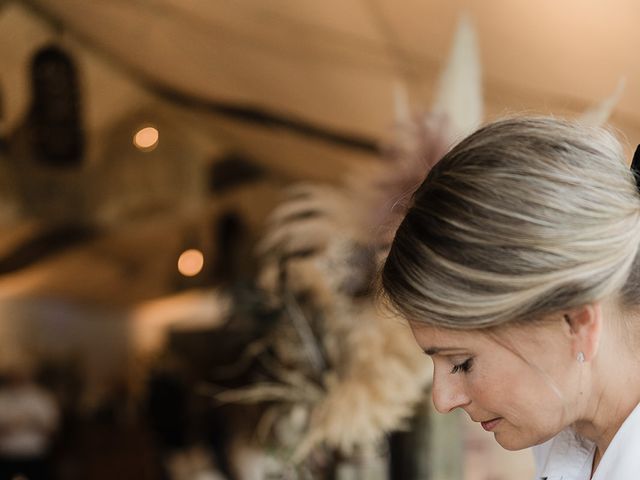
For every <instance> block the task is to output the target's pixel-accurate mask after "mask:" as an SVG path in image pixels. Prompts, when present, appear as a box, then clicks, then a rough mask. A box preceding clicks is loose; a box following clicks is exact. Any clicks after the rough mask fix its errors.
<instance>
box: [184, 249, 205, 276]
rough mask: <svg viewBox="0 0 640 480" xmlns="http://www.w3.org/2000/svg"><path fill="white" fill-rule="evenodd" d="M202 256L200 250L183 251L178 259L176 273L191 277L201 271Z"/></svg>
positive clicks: (202, 264)
mask: <svg viewBox="0 0 640 480" xmlns="http://www.w3.org/2000/svg"><path fill="white" fill-rule="evenodd" d="M203 266H204V255H203V254H202V252H201V251H200V250H196V249H194V248H191V249H189V250H185V251H184V252H182V254H181V255H180V258H179V259H178V271H179V272H180V273H181V274H182V275H184V276H185V277H193V276H195V275H197V274H198V273H200V272H201V271H202V267H203Z"/></svg>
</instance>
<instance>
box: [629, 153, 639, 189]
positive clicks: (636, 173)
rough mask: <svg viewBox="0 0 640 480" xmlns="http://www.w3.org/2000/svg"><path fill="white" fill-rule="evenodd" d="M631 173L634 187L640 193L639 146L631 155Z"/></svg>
mask: <svg viewBox="0 0 640 480" xmlns="http://www.w3.org/2000/svg"><path fill="white" fill-rule="evenodd" d="M631 171H632V172H633V175H634V176H635V177H636V187H637V189H638V191H640V145H638V147H637V148H636V153H634V154H633V160H631Z"/></svg>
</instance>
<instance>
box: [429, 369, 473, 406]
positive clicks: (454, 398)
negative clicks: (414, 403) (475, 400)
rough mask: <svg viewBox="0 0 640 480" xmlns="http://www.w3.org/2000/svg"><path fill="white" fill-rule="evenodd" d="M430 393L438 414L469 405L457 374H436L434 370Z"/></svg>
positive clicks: (467, 397) (469, 401)
mask: <svg viewBox="0 0 640 480" xmlns="http://www.w3.org/2000/svg"><path fill="white" fill-rule="evenodd" d="M431 392H432V395H433V405H434V407H435V409H436V410H437V411H438V412H439V413H449V412H450V411H452V410H454V409H456V408H458V407H464V406H466V405H468V404H469V403H471V399H470V398H469V396H468V395H467V393H466V391H465V388H464V385H463V382H462V380H461V377H460V375H457V374H454V375H452V374H449V372H444V373H440V374H438V372H437V369H436V372H434V375H433V385H432V388H431Z"/></svg>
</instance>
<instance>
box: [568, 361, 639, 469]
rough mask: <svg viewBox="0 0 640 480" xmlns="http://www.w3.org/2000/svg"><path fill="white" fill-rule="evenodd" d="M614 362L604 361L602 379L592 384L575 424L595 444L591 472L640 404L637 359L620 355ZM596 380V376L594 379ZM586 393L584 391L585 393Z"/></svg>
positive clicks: (576, 429) (577, 430)
mask: <svg viewBox="0 0 640 480" xmlns="http://www.w3.org/2000/svg"><path fill="white" fill-rule="evenodd" d="M612 363H614V365H606V362H603V363H602V364H601V365H600V366H601V367H603V368H602V370H603V372H601V374H600V375H599V376H598V377H599V378H601V379H603V380H602V381H601V382H598V383H594V385H593V386H592V388H591V391H590V392H589V395H588V396H587V397H586V398H585V405H584V409H583V410H582V411H583V412H584V413H583V415H581V417H580V420H578V421H577V422H575V423H574V430H575V431H576V432H577V433H578V434H579V435H580V436H582V437H584V438H587V439H589V440H591V441H592V442H594V443H595V445H596V453H595V456H594V462H593V463H594V465H593V471H594V472H595V470H596V468H597V466H598V464H599V463H600V459H601V458H602V456H603V455H604V453H605V451H606V450H607V448H608V447H609V445H610V444H611V441H612V440H613V437H614V436H615V435H616V433H617V432H618V430H619V429H620V427H621V426H622V424H623V423H624V421H625V420H626V419H627V417H628V416H629V414H630V413H631V412H632V411H633V410H634V409H635V408H636V406H637V405H638V403H640V380H639V379H638V374H637V372H638V371H639V369H640V361H639V360H638V359H636V358H631V359H630V358H628V357H627V358H624V357H622V358H621V356H619V357H618V358H617V359H615V360H614V362H612ZM594 380H595V378H594ZM586 393H587V392H585V394H586Z"/></svg>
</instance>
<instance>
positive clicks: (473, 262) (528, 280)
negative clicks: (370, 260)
mask: <svg viewBox="0 0 640 480" xmlns="http://www.w3.org/2000/svg"><path fill="white" fill-rule="evenodd" d="M639 243H640V196H639V195H638V192H637V190H636V185H635V180H634V175H633V173H632V172H631V171H630V170H629V167H628V166H627V164H626V162H625V158H624V154H623V149H622V147H621V145H620V143H619V142H618V140H617V139H616V138H615V136H614V135H612V134H611V133H610V132H608V131H607V130H605V129H603V128H599V127H589V126H585V125H581V124H579V123H575V122H569V121H562V120H558V119H554V118H547V117H524V118H513V119H507V120H501V121H497V122H495V123H491V124H489V125H487V126H485V127H483V128H481V129H479V130H478V131H476V132H475V133H473V134H472V135H470V136H469V137H467V138H466V139H464V140H463V141H462V142H460V143H459V144H458V145H456V146H455V147H454V148H453V149H452V150H450V151H449V152H448V153H447V154H446V155H445V156H444V157H443V158H442V159H441V160H440V161H439V162H438V163H437V164H436V165H435V166H434V167H433V169H432V170H431V171H430V172H429V174H428V176H427V177H426V179H425V180H424V182H423V183H422V185H421V186H420V187H419V188H418V190H417V191H416V192H415V194H414V196H413V199H412V204H411V207H410V208H409V210H408V212H407V214H406V216H405V218H404V220H403V221H402V223H401V224H400V227H399V228H398V230H397V232H396V235H395V238H394V240H393V243H392V245H391V250H390V252H389V255H388V257H387V259H386V261H385V263H384V266H383V269H382V275H381V285H382V290H383V294H384V296H385V297H386V298H387V300H388V301H389V302H390V304H391V305H392V306H393V307H394V308H395V309H397V310H398V311H399V313H401V314H402V315H404V316H405V317H407V318H408V319H410V320H412V321H416V322H423V323H427V324H430V325H434V326H440V327H447V328H456V329H474V328H486V327H493V326H497V325H501V324H505V323H507V322H513V321H530V320H535V319H538V318H541V317H543V316H545V315H548V314H551V313H554V312H558V311H560V310H562V309H570V308H573V307H578V306H581V305H584V304H586V303H589V302H593V301H597V300H601V299H604V298H605V297H608V296H610V295H613V296H619V299H620V301H621V302H622V305H623V306H625V307H626V306H632V305H636V304H640V292H639V289H640V272H638V270H639V269H640V265H638V264H637V263H638V262H636V261H635V259H636V257H637V253H638V245H639Z"/></svg>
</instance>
